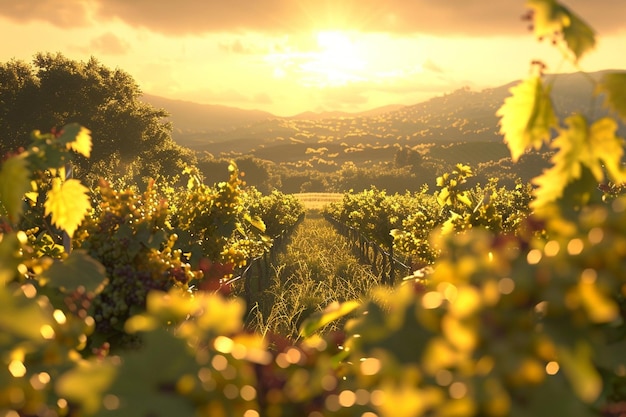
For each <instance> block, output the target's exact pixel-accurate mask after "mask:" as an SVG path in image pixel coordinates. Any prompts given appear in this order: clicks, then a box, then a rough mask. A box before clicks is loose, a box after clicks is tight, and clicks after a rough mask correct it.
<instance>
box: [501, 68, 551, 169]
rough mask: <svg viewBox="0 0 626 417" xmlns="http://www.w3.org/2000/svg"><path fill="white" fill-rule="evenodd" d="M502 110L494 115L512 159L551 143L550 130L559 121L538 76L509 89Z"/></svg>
mask: <svg viewBox="0 0 626 417" xmlns="http://www.w3.org/2000/svg"><path fill="white" fill-rule="evenodd" d="M510 91H511V94H512V95H511V96H510V97H508V98H507V99H506V100H505V101H504V104H503V105H502V107H500V109H499V110H498V111H497V112H496V115H497V116H499V117H500V118H501V119H500V133H501V134H503V135H504V141H505V142H506V144H507V145H508V147H509V151H510V152H511V158H512V159H513V161H517V160H518V159H519V158H520V156H522V154H524V152H525V151H526V150H527V149H528V148H530V147H534V148H535V149H539V148H541V146H542V145H543V142H548V141H549V140H550V130H551V128H553V127H557V125H558V121H557V118H556V115H555V114H554V109H553V107H552V100H551V99H550V96H549V89H546V88H544V86H543V83H542V81H541V78H540V77H538V76H535V77H532V78H529V79H527V80H525V81H522V82H521V83H520V84H517V85H516V86H514V87H512V88H511V90H510Z"/></svg>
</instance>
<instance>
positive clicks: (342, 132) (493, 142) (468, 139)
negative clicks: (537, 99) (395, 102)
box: [145, 72, 626, 172]
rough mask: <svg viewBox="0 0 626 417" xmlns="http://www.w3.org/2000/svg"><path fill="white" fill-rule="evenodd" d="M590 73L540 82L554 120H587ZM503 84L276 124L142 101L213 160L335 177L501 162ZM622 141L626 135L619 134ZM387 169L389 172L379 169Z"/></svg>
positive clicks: (181, 139)
mask: <svg viewBox="0 0 626 417" xmlns="http://www.w3.org/2000/svg"><path fill="white" fill-rule="evenodd" d="M602 74H603V72H597V73H591V74H581V73H574V74H559V75H547V76H546V81H547V82H549V83H551V85H552V89H553V92H554V95H553V96H554V105H555V108H556V109H557V112H558V113H559V115H561V116H566V115H568V114H570V113H572V112H574V111H580V112H583V113H584V114H587V115H591V114H593V115H594V117H597V116H598V115H601V114H602V113H603V112H604V109H603V106H602V98H601V97H598V98H597V99H596V100H595V101H594V102H590V101H589V99H588V98H589V97H590V94H591V92H592V91H591V90H592V88H593V84H592V83H590V82H589V79H588V77H592V78H599V77H601V76H602ZM516 83H517V82H511V83H508V84H506V85H502V86H499V87H496V88H490V89H485V90H483V91H472V90H470V89H469V88H464V89H459V90H457V91H454V92H452V93H449V94H445V95H443V96H440V97H435V98H432V99H430V100H428V101H425V102H422V103H418V104H415V105H411V106H387V107H384V108H379V109H373V110H371V111H369V112H364V113H359V114H347V113H322V114H320V113H304V114H300V115H297V116H294V117H289V118H283V117H277V116H274V115H272V114H269V113H264V112H260V111H249V110H240V109H234V108H229V107H224V106H210V105H199V104H194V103H188V102H181V101H174V100H167V99H163V98H159V97H155V96H145V98H146V100H147V101H149V102H150V103H152V104H153V105H155V106H157V107H162V108H164V109H166V110H167V111H169V112H170V113H171V115H172V116H171V121H172V122H173V124H174V135H173V136H174V140H176V141H177V142H178V143H179V144H181V145H183V146H186V147H188V148H191V149H193V150H195V151H198V152H201V153H208V154H210V155H212V156H213V157H215V158H240V157H245V156H249V157H254V158H259V159H262V160H265V161H270V162H272V163H274V164H277V165H283V166H286V167H288V168H289V169H297V170H308V169H310V170H314V171H318V172H333V171H338V170H339V169H341V167H342V166H344V165H345V164H346V163H352V164H356V166H358V167H362V168H368V167H370V168H371V167H380V166H382V165H381V164H383V165H384V164H390V163H393V160H394V155H395V154H396V152H397V150H398V149H401V148H404V147H410V148H412V149H414V150H419V152H421V153H422V154H423V155H427V156H428V157H429V158H432V159H435V160H437V161H441V162H443V163H445V164H448V165H452V166H453V165H454V164H455V163H458V162H460V163H465V164H470V165H472V166H477V165H478V164H483V163H486V164H493V163H497V162H498V161H499V160H500V159H502V158H506V157H507V156H508V150H507V148H506V146H505V145H504V144H503V141H502V136H501V135H500V134H499V133H498V131H499V127H498V118H497V117H496V115H495V113H496V111H497V109H498V108H499V107H500V106H501V105H502V103H503V102H504V100H505V98H506V97H508V96H509V95H510V92H509V90H510V88H511V87H512V86H513V85H515V84H516ZM620 134H621V135H622V136H624V135H625V134H626V129H624V126H622V127H621V130H620ZM387 166H389V165H387Z"/></svg>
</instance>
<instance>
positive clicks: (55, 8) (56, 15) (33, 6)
mask: <svg viewBox="0 0 626 417" xmlns="http://www.w3.org/2000/svg"><path fill="white" fill-rule="evenodd" d="M90 6H95V1H94V0H19V1H16V0H0V15H1V16H5V17H7V18H9V19H11V20H14V21H16V22H22V23H26V22H32V21H43V22H49V23H51V24H53V25H55V26H58V27H64V28H73V27H81V26H88V25H89V24H90V22H89V17H90Z"/></svg>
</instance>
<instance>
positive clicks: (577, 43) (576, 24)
mask: <svg viewBox="0 0 626 417" xmlns="http://www.w3.org/2000/svg"><path fill="white" fill-rule="evenodd" d="M568 13H569V19H570V20H569V24H568V25H566V26H564V27H563V38H564V39H565V43H567V47H568V48H569V50H570V51H572V52H573V53H574V56H575V57H576V61H578V60H579V59H580V57H581V56H582V55H583V54H585V52H588V51H591V50H592V49H593V48H594V47H595V45H596V36H595V32H594V31H593V29H592V28H591V27H590V26H589V25H587V24H586V23H585V22H584V21H583V20H582V19H580V18H579V17H578V16H576V15H575V14H573V13H570V12H568Z"/></svg>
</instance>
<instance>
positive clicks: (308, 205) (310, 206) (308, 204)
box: [294, 193, 343, 210]
mask: <svg viewBox="0 0 626 417" xmlns="http://www.w3.org/2000/svg"><path fill="white" fill-rule="evenodd" d="M294 196H295V197H297V198H298V200H300V201H301V202H302V204H304V208H305V209H306V210H319V209H321V208H323V207H324V206H326V205H328V204H329V203H334V202H337V201H341V199H342V198H343V194H341V193H298V194H294Z"/></svg>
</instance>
